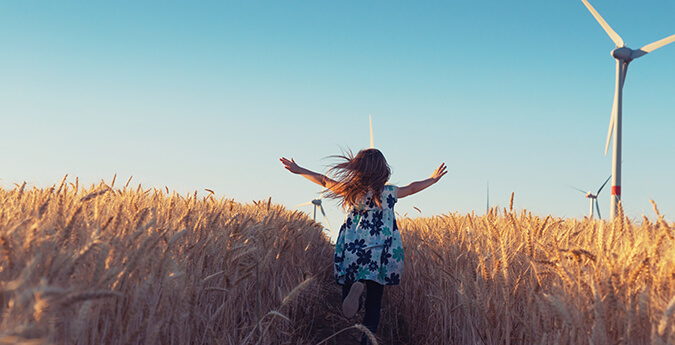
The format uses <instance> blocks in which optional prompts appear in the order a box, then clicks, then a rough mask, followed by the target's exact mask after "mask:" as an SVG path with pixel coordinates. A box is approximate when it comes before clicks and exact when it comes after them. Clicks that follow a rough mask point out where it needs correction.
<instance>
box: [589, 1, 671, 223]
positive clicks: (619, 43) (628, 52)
mask: <svg viewBox="0 0 675 345" xmlns="http://www.w3.org/2000/svg"><path fill="white" fill-rule="evenodd" d="M581 1H582V2H583V3H584V5H585V6H586V8H588V10H589V11H590V12H591V14H592V15H593V17H595V20H597V21H598V23H600V26H602V28H603V29H604V30H605V32H606V33H607V35H609V38H611V39H612V41H614V44H615V45H616V48H615V49H614V50H612V53H611V54H612V56H613V57H614V58H615V59H616V86H615V89H614V104H613V105H612V115H611V117H610V119H609V130H608V131H607V143H606V144H605V155H607V149H609V142H610V140H611V139H612V135H614V145H613V149H614V151H613V154H612V197H611V199H610V201H611V205H610V211H611V219H614V218H616V216H617V215H618V214H619V202H620V201H621V117H622V114H621V108H622V106H623V100H622V99H623V85H624V82H625V81H626V71H627V70H628V64H629V63H630V62H631V61H633V60H634V59H637V58H639V57H641V56H643V55H646V54H647V53H651V52H652V51H654V50H656V49H658V48H661V47H663V46H665V45H667V44H669V43H672V42H673V41H675V35H672V36H668V37H666V38H663V39H661V40H658V41H656V42H653V43H650V44H648V45H646V46H644V47H642V48H640V49H637V50H633V49H630V48H628V47H626V45H625V44H624V42H623V39H622V38H621V36H619V35H618V34H617V33H616V32H615V31H614V30H613V29H612V28H611V27H610V26H609V24H607V22H606V21H605V20H604V19H602V17H601V16H600V14H599V13H598V11H596V10H595V8H593V6H591V4H590V3H589V2H588V1H587V0H581Z"/></svg>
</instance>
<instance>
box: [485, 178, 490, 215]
mask: <svg viewBox="0 0 675 345" xmlns="http://www.w3.org/2000/svg"><path fill="white" fill-rule="evenodd" d="M488 213H490V181H488V183H487V207H486V208H485V214H488Z"/></svg>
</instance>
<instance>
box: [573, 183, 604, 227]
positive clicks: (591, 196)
mask: <svg viewBox="0 0 675 345" xmlns="http://www.w3.org/2000/svg"><path fill="white" fill-rule="evenodd" d="M611 177H612V176H610V177H608V178H607V179H606V180H605V183H603V184H602V186H600V188H598V191H597V192H595V194H593V193H592V192H586V191H583V190H581V189H579V188H576V187H572V186H570V187H572V188H574V189H576V190H578V191H580V192H582V193H584V194H586V197H587V198H589V199H590V200H591V211H590V215H589V216H588V218H589V219H592V218H593V204H595V209H596V210H597V211H598V219H602V217H601V216H600V206H598V195H599V194H600V191H601V190H602V188H604V187H605V185H606V184H607V182H608V181H609V179H610V178H611Z"/></svg>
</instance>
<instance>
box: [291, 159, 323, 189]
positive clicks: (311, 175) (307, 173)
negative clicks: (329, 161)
mask: <svg viewBox="0 0 675 345" xmlns="http://www.w3.org/2000/svg"><path fill="white" fill-rule="evenodd" d="M279 160H280V161H281V164H283V165H284V168H286V170H288V171H290V172H292V173H294V174H298V175H301V176H302V177H304V178H306V179H308V180H310V181H312V182H314V183H316V184H318V185H320V186H322V187H325V188H327V189H331V188H332V187H333V186H334V185H335V184H336V182H335V181H333V180H331V179H330V178H328V177H327V176H326V175H323V174H319V173H315V172H313V171H311V170H309V169H305V168H303V167H301V166H299V165H298V164H297V163H295V160H293V158H291V159H288V158H285V157H281V159H279Z"/></svg>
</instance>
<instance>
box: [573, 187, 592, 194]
mask: <svg viewBox="0 0 675 345" xmlns="http://www.w3.org/2000/svg"><path fill="white" fill-rule="evenodd" d="M568 187H570V188H572V189H576V190H578V191H580V192H582V193H584V194H586V193H588V192H587V191H583V190H581V189H579V188H577V187H572V186H568Z"/></svg>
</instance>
